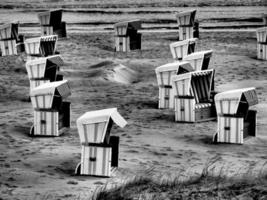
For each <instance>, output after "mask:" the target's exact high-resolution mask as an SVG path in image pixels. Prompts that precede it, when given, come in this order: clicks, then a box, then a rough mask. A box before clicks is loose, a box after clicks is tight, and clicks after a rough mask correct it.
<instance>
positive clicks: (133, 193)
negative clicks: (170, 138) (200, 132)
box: [93, 158, 267, 200]
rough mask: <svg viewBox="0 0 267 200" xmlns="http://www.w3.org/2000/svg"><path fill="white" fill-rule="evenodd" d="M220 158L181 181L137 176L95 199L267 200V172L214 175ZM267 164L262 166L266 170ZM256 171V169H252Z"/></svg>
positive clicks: (96, 194)
mask: <svg viewBox="0 0 267 200" xmlns="http://www.w3.org/2000/svg"><path fill="white" fill-rule="evenodd" d="M216 161H217V158H212V159H210V160H209V161H208V162H207V164H206V165H205V167H204V168H203V171H202V173H201V174H200V175H199V176H195V177H190V178H189V179H188V180H186V181H181V180H180V179H179V177H176V178H174V179H172V180H170V179H166V178H162V179H159V178H157V179H156V180H155V179H153V178H151V177H152V176H150V177H148V176H136V177H134V179H133V180H130V181H128V182H126V183H124V184H122V185H116V186H113V187H112V188H111V189H107V185H105V186H103V187H100V188H98V190H96V191H95V192H94V195H93V199H94V200H105V199H109V200H152V199H153V200H174V199H177V200H180V199H192V200H194V199H207V200H209V199H259V200H261V199H267V173H266V171H264V170H261V172H260V173H258V175H255V174H253V173H252V172H248V173H246V174H243V175H242V176H240V177H238V178H237V177H232V178H229V177H226V176H223V169H222V170H221V171H220V172H219V174H218V175H214V173H213V169H214V168H213V167H212V166H213V164H214V163H215V162H216ZM264 167H266V165H265V164H264V165H263V168H264ZM249 170H253V169H249Z"/></svg>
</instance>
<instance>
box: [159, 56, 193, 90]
mask: <svg viewBox="0 0 267 200" xmlns="http://www.w3.org/2000/svg"><path fill="white" fill-rule="evenodd" d="M188 71H193V69H192V67H191V65H190V63H189V62H179V61H177V62H173V63H168V64H165V65H162V66H159V67H157V68H156V69H155V72H156V76H157V81H158V85H159V86H160V87H164V86H171V85H172V83H171V77H172V76H174V75H177V74H178V73H179V72H180V74H181V73H185V72H188Z"/></svg>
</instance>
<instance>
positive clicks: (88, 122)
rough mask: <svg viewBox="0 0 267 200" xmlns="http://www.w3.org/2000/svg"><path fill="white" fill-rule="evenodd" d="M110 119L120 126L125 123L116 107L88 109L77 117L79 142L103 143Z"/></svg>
mask: <svg viewBox="0 0 267 200" xmlns="http://www.w3.org/2000/svg"><path fill="white" fill-rule="evenodd" d="M110 119H111V120H112V121H113V122H115V123H116V124H117V125H118V126H119V127H121V128H123V127H124V126H125V125H126V124H127V122H126V121H125V119H124V118H123V117H122V116H121V115H120V114H119V113H118V111H117V108H109V109H104V110H97V111H90V112H86V113H85V114H84V115H82V116H81V117H79V118H78V119H77V127H78V132H79V136H80V140H81V143H86V144H87V143H103V142H104V139H105V137H106V133H107V128H108V125H109V122H110ZM90 131H91V132H90Z"/></svg>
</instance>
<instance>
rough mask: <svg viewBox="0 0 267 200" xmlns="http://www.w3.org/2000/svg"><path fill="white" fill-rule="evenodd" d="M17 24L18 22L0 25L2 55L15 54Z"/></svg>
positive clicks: (17, 38)
mask: <svg viewBox="0 0 267 200" xmlns="http://www.w3.org/2000/svg"><path fill="white" fill-rule="evenodd" d="M18 26H19V24H18V22H14V23H7V24H3V25H1V26H0V51H1V53H2V56H8V55H17V42H19V35H18Z"/></svg>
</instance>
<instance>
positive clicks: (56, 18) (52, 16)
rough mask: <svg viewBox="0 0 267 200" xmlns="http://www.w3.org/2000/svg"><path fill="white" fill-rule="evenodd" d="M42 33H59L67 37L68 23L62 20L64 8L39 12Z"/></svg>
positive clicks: (59, 35)
mask: <svg viewBox="0 0 267 200" xmlns="http://www.w3.org/2000/svg"><path fill="white" fill-rule="evenodd" d="M38 19H39V22H40V24H41V35H58V37H66V35H67V34H66V23H65V22H62V21H61V20H62V9H56V10H51V11H45V12H41V13H39V14H38Z"/></svg>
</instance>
